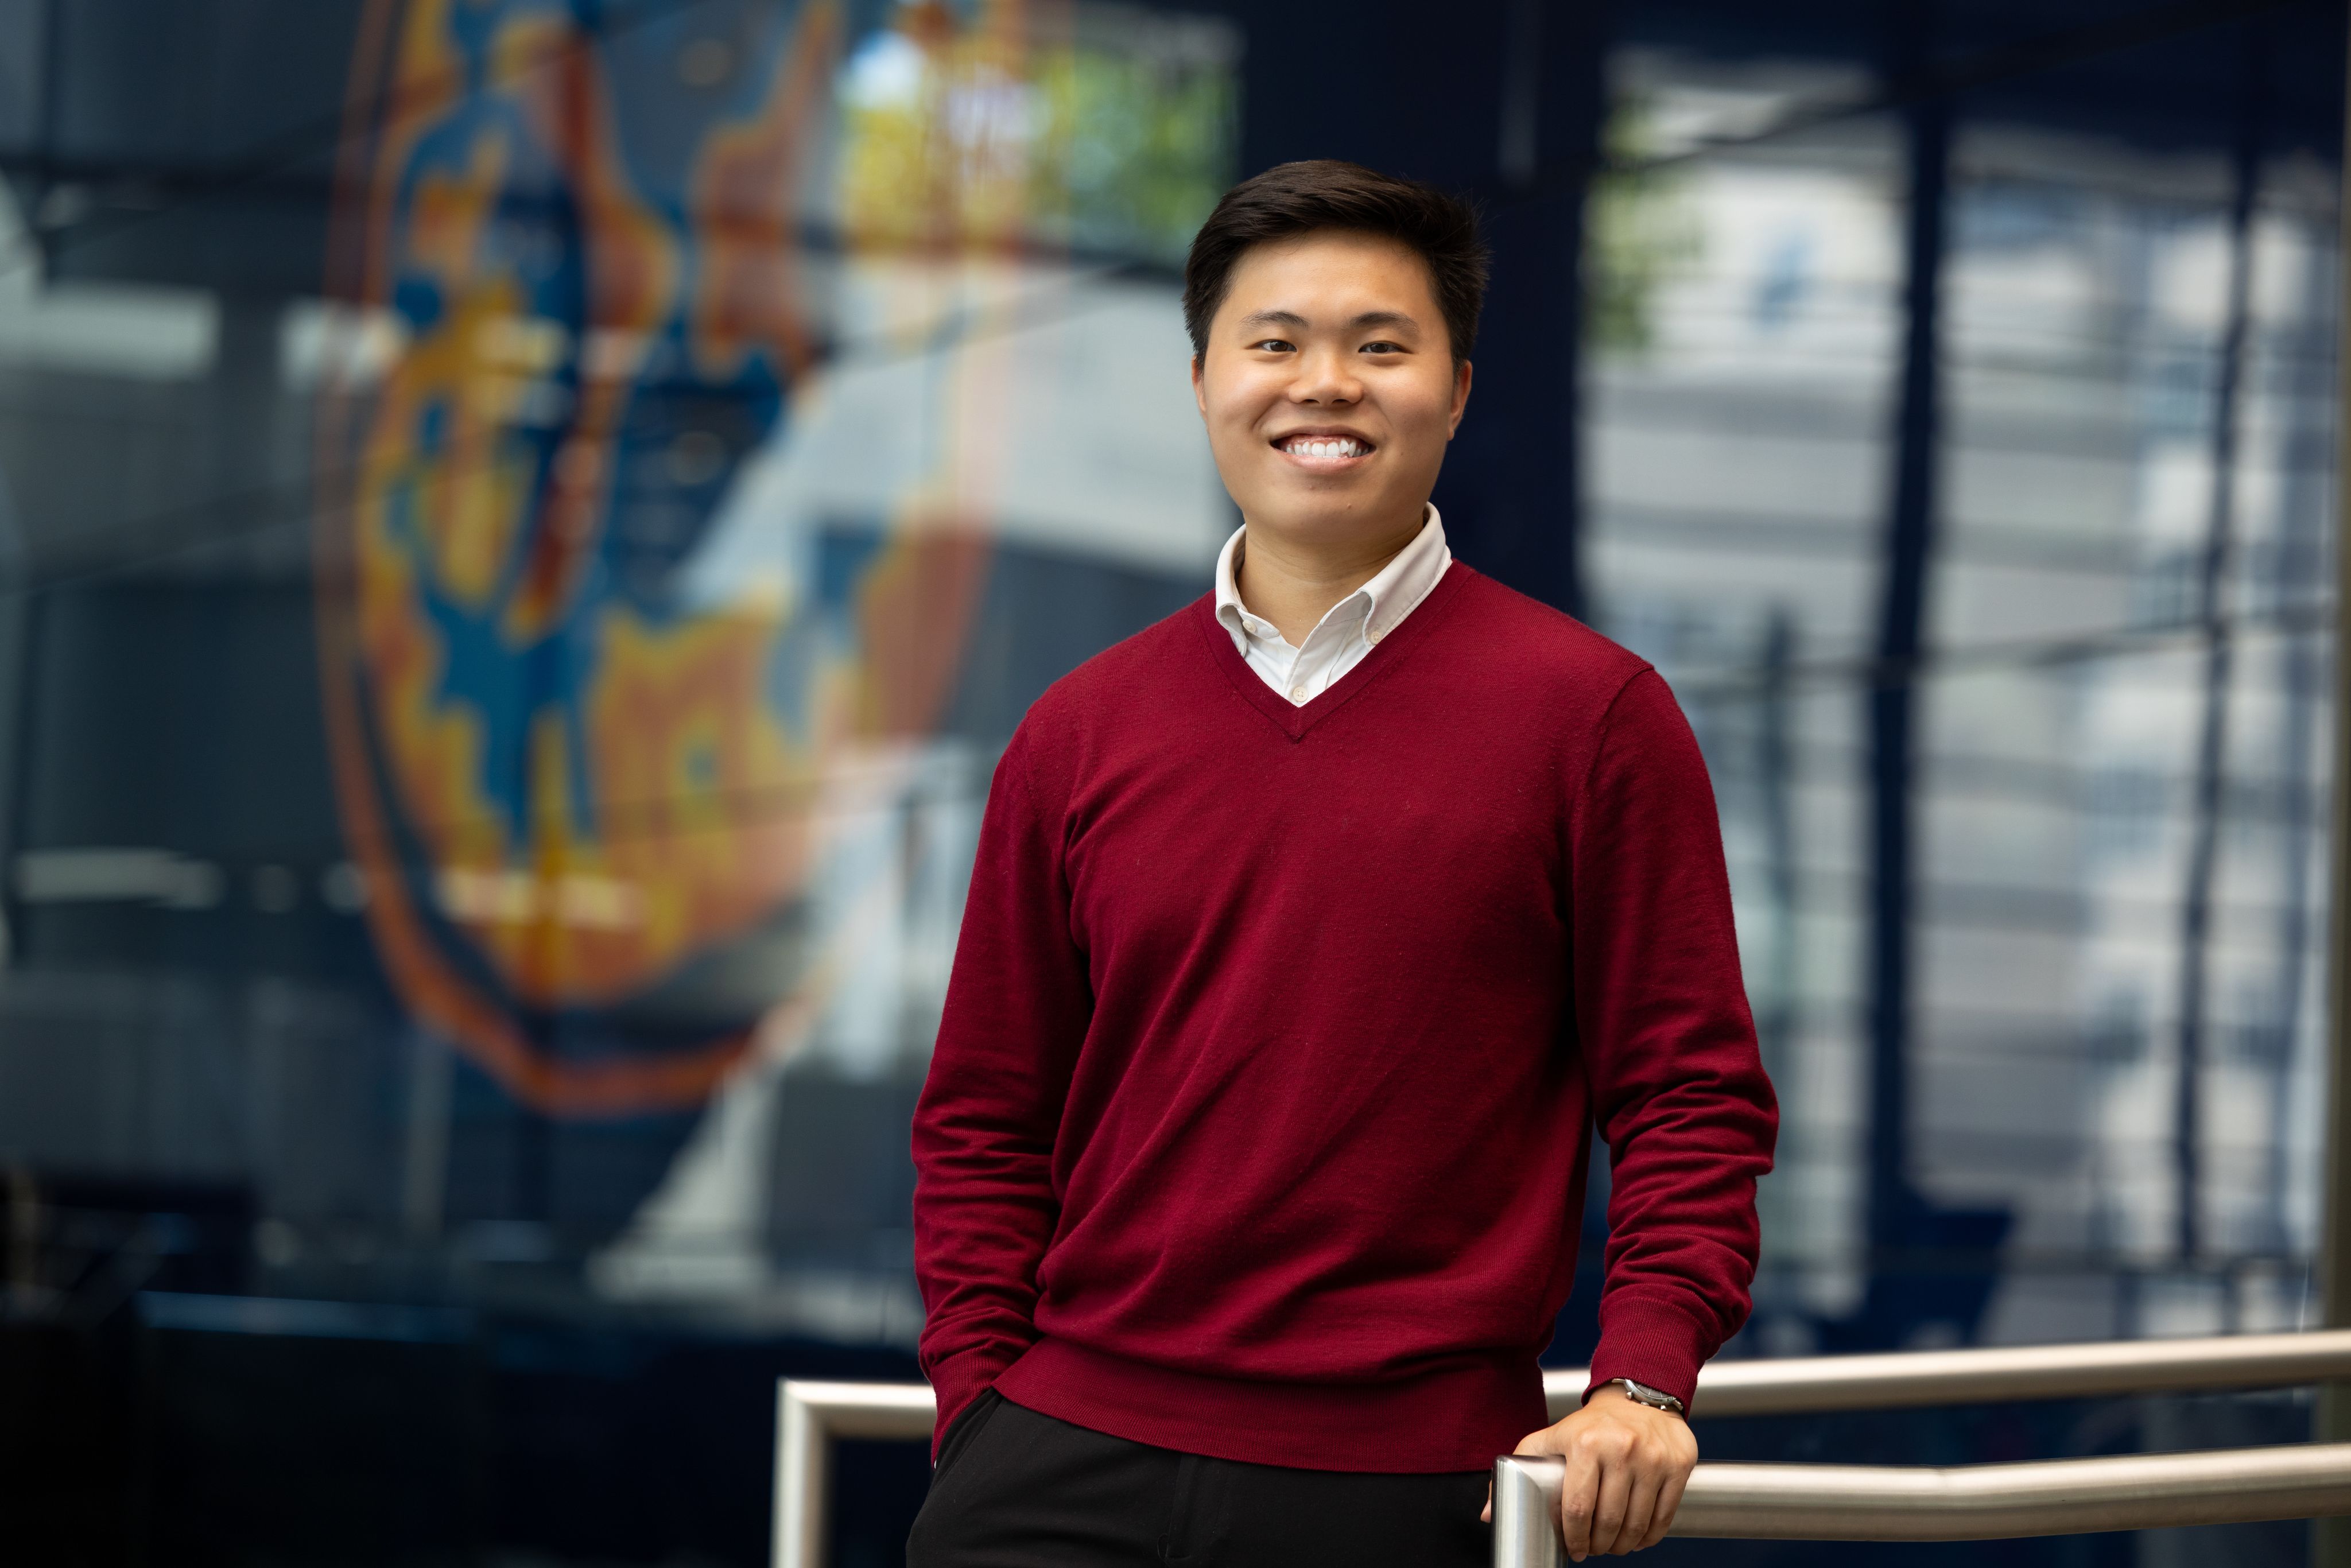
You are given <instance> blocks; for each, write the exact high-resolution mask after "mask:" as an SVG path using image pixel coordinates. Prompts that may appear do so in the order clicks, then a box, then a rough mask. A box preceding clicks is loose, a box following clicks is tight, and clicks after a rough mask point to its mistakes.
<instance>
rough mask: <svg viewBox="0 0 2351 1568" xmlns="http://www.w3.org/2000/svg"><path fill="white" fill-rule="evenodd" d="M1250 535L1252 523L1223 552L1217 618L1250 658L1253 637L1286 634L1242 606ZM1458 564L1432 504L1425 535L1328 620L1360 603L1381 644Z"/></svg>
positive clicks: (1367, 631)
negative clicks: (1242, 578)
mask: <svg viewBox="0 0 2351 1568" xmlns="http://www.w3.org/2000/svg"><path fill="white" fill-rule="evenodd" d="M1248 535H1249V528H1247V526H1246V525H1244V526H1243V527H1241V528H1235V529H1234V530H1233V535H1232V538H1228V539H1227V540H1226V541H1225V548H1224V549H1222V550H1219V551H1218V552H1217V620H1218V621H1219V622H1222V623H1223V625H1224V628H1225V630H1226V631H1228V632H1231V633H1232V636H1233V644H1234V646H1236V647H1238V648H1239V649H1240V651H1241V652H1242V653H1244V654H1246V653H1248V652H1249V643H1248V639H1249V637H1250V636H1252V635H1254V636H1257V637H1260V638H1265V637H1270V638H1275V639H1279V638H1280V636H1281V633H1280V632H1277V631H1275V630H1274V628H1273V623H1272V622H1270V621H1268V620H1266V619H1264V618H1263V617H1262V616H1259V615H1253V614H1251V613H1250V612H1249V607H1248V606H1247V605H1245V604H1243V603H1242V602H1241V591H1240V583H1239V580H1238V571H1239V568H1240V561H1241V543H1242V541H1243V540H1244V539H1245V538H1247V537H1248ZM1452 564H1453V551H1452V549H1450V548H1449V547H1448V546H1447V544H1446V542H1445V520H1444V519H1443V518H1442V517H1438V516H1437V507H1436V505H1435V504H1434V503H1430V504H1429V506H1428V511H1427V516H1426V517H1425V518H1424V519H1423V521H1422V523H1421V525H1420V532H1418V533H1416V534H1415V535H1413V537H1412V542H1411V543H1410V544H1408V545H1406V546H1405V547H1404V549H1400V550H1398V551H1396V553H1395V559H1392V560H1390V561H1389V562H1388V563H1387V565H1385V566H1384V567H1382V568H1380V570H1379V575H1377V576H1376V577H1374V578H1373V579H1372V580H1371V581H1369V582H1367V583H1365V584H1364V586H1363V587H1361V588H1359V589H1357V590H1355V591H1354V592H1353V593H1351V594H1349V595H1348V596H1347V597H1346V598H1344V599H1343V600H1341V601H1339V602H1338V603H1336V604H1334V605H1332V607H1331V609H1330V612H1328V613H1327V614H1325V615H1324V616H1323V620H1324V621H1328V620H1329V619H1330V618H1331V616H1332V615H1336V614H1337V613H1338V612H1340V611H1342V610H1344V609H1346V608H1347V607H1348V606H1350V605H1353V604H1360V605H1361V606H1362V607H1363V610H1364V639H1365V641H1367V642H1372V643H1376V642H1378V641H1379V640H1380V639H1381V638H1383V637H1384V636H1386V635H1387V634H1388V633H1389V632H1393V631H1395V629H1396V628H1397V627H1398V626H1399V625H1402V624H1403V622H1404V618H1405V616H1407V615H1409V614H1411V613H1412V612H1414V611H1415V610H1416V609H1417V608H1419V606H1420V601H1422V600H1424V599H1426V598H1427V597H1428V594H1429V591H1430V590H1431V589H1433V588H1435V587H1436V586H1437V579H1439V578H1441V577H1443V576H1444V575H1445V569H1446V568H1447V567H1448V566H1451V565H1452Z"/></svg>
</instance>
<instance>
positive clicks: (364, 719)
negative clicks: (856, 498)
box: [318, 0, 987, 1112]
mask: <svg viewBox="0 0 2351 1568" xmlns="http://www.w3.org/2000/svg"><path fill="white" fill-rule="evenodd" d="M733 20H734V21H735V22H736V24H737V25H736V26H735V27H734V28H733V30H732V31H731V32H728V33H726V34H722V35H719V36H716V37H709V36H705V37H696V36H693V35H692V34H690V33H685V32H684V31H683V29H682V28H680V27H675V26H673V27H670V28H669V29H668V32H667V35H666V36H665V34H664V24H663V23H661V22H659V21H655V22H652V23H648V24H646V25H644V26H641V27H636V28H633V29H631V30H629V31H627V32H624V33H623V32H616V31H614V30H611V29H608V30H607V31H606V32H605V33H603V34H602V35H599V34H598V33H596V32H594V31H592V30H591V29H590V26H588V25H587V23H586V22H585V21H584V20H583V17H582V16H581V14H580V9H579V8H577V7H571V6H566V5H550V4H545V3H537V4H534V3H529V0H523V3H517V4H474V3H459V0H413V3H410V4H396V3H392V0H381V3H380V4H379V5H377V6H376V8H375V11H374V13H373V14H372V15H371V18H370V23H369V28H368V32H367V36H366V37H365V38H364V40H363V42H362V44H361V46H360V59H359V61H358V64H357V68H356V69H355V72H354V81H353V87H352V91H351V99H350V102H351V109H350V114H351V119H352V121H353V126H352V129H353V131H354V134H353V136H352V137H351V138H350V145H349V148H348V150H347V153H346V160H345V164H344V169H343V172H342V181H341V188H340V204H339V209H340V210H339V213H338V219H339V225H340V228H339V236H338V237H339V241H340V254H339V263H340V265H341V266H342V267H344V268H345V271H346V276H345V277H343V278H342V279H339V283H340V290H339V291H340V294H341V295H342V297H343V298H348V299H351V300H353V301H355V302H356V303H358V304H360V305H362V306H366V307H371V308H378V309H381V310H388V311H390V312H392V314H393V315H394V316H395V317H396V319H397V320H398V323H399V325H400V327H401V328H402V329H403V332H404V335H405V348H404V351H403V352H402V353H401V354H400V356H399V357H398V360H397V361H396V363H394V364H393V365H392V368H391V370H390V371H389V373H388V374H387V375H385V376H384V377H383V378H382V379H381V382H377V383H376V384H373V385H371V386H368V387H365V388H360V387H357V386H354V387H352V388H350V392H349V395H347V396H345V397H344V398H342V399H341V400H340V402H339V404H338V405H337V406H336V407H335V408H334V409H333V411H332V413H333V417H332V418H330V419H329V421H328V422H327V427H326V429H325V431H324V434H322V437H321V439H322V443H323V444H325V445H326V446H328V447H329V448H330V449H331V450H329V452H327V453H324V454H322V459H321V469H322V471H323V472H324V473H326V474H327V475H329V476H330V478H329V488H330V494H329V495H328V496H327V497H325V500H326V505H325V506H324V507H322V513H321V516H322V524H321V527H322V537H321V538H320V542H319V552H318V555H319V572H320V599H319V602H320V607H321V618H322V632H323V637H322V646H323V648H324V653H325V660H326V669H325V672H324V674H325V681H326V688H327V697H328V703H329V714H330V718H331V720H332V732H333V740H334V746H335V749H336V764H337V769H338V781H339V788H340V795H341V800H342V808H343V812H344V816H345V821H346V828H347V831H348V833H349V836H350V843H351V847H352V850H353V852H354V858H355V860H356V861H357V862H358V863H359V865H360V868H361V870H362V872H363V873H364V875H365V877H366V885H367V889H368V894H369V915H370V919H371V925H372V929H373V933H374V936H375V938H376V942H377V945H378V947H379V949H380V952H381V956H382V958H383V960H384V962H385V965H386V967H387V970H388V972H389V973H390V975H391V976H392V979H393V981H394V983H395V985H396V986H397V988H399V990H400V991H401V993H402V997H403V999H404V1000H405V1001H406V1002H407V1004H408V1005H409V1006H410V1007H411V1008H412V1009H413V1010H414V1011H415V1012H416V1014H417V1015H418V1016H419V1017H420V1018H421V1019H423V1020H424V1021H426V1022H427V1023H429V1024H430V1025H431V1026H432V1027H434V1028H435V1029H437V1030H441V1031H442V1032H444V1033H445V1034H446V1035H447V1037H448V1038H450V1039H451V1040H453V1041H455V1043H457V1044H459V1045H460V1046H462V1047H463V1048H465V1050H467V1051H470V1052H471V1053H472V1054H473V1055H474V1056H475V1058H476V1059H477V1060H479V1061H481V1062H482V1063H483V1064H484V1065H486V1067H488V1068H489V1069H490V1070H491V1071H493V1072H494V1073H495V1074H496V1076H497V1077H498V1078H500V1079H501V1080H502V1081H503V1082H505V1083H506V1084H507V1086H508V1087H509V1088H510V1089H512V1090H513V1091H514V1092H517V1094H519V1095H521V1096H523V1097H525V1098H526V1099H528V1100H530V1101H532V1102H535V1103H538V1104H540V1105H542V1106H544V1107H546V1108H549V1109H552V1110H559V1111H587V1112H594V1111H621V1110H627V1109H632V1108H638V1107H644V1106H651V1105H658V1104H663V1103H682V1102H691V1101H693V1100H696V1099H698V1098H700V1097H701V1096H702V1095H704V1094H705V1092H707V1091H708V1089H709V1088H710V1086H711V1085H712V1083H713V1082H715V1081H716V1079H717V1077H718V1076H719V1075H720V1074H721V1073H723V1072H724V1071H725V1070H726V1066H727V1065H728V1063H729V1062H730V1061H731V1060H732V1059H733V1058H734V1056H735V1055H736V1054H737V1052H738V1051H740V1050H741V1049H742V1047H743V1044H744V1041H745V1040H746V1039H747V1030H748V1029H749V1027H750V1026H751V1024H752V1023H753V1022H754V1021H755V1019H753V1018H750V1017H744V1018H739V1019H731V1020H718V1021H717V1025H716V1027H715V1028H714V1027H712V1023H711V1020H708V1019H698V1020H696V1021H697V1023H698V1025H699V1027H694V1028H688V1029H685V1030H682V1031H681V1030H675V1029H664V1028H661V1027H658V1026H656V1027H652V1028H647V1027H643V1026H642V1025H639V1026H636V1027H632V1026H630V1025H627V1024H624V1023H622V1022H620V1021H617V1020H616V1019H615V1017H614V1010H615V1009H616V1008H619V1007H621V1006H622V1004H625V1003H628V1002H629V1001H631V1000H632V999H634V998H643V997H645V996H646V995H648V994H649V993H654V992H657V991H658V990H659V989H660V988H662V987H663V986H664V985H665V984H670V985H674V984H678V983H680V982H681V981H682V980H683V981H684V983H688V984H690V983H691V970H692V967H693V966H694V965H695V963H696V961H697V960H703V959H707V958H708V957H709V956H711V955H713V954H715V953H723V952H724V951H725V949H726V947H727V946H728V945H729V944H733V943H738V942H742V941H745V940H747V939H749V938H750V937H752V936H754V935H755V934H757V933H758V931H759V929H760V927H761V926H762V925H763V924H770V925H771V924H773V923H775V922H776V921H777V920H778V918H779V916H781V915H788V914H789V909H790V907H791V905H792V904H793V902H794V900H795V899H796V897H798V896H799V894H800V893H801V892H802V891H803V890H804V888H805V884H806V882H807V878H808V875H809V870H810V861H811V855H812V852H813V847H814V846H813V842H812V829H811V814H810V810H808V809H807V808H808V804H809V801H810V799H811V795H812V792H813V791H814V790H815V789H817V788H818V786H819V779H820V775H821V774H822V772H823V770H824V768H825V767H826V763H827V759H828V758H830V757H831V756H832V755H834V754H835V753H837V752H838V751H839V750H840V748H841V747H843V746H844V745H845V744H849V743H851V742H853V741H855V740H856V739H858V738H860V737H873V736H876V735H881V734H886V733H893V732H899V733H904V732H914V731H919V730H920V729H922V728H923V727H925V726H926V725H927V724H928V723H929V722H930V721H931V719H932V717H933V716H934V715H935V711H936V708H937V706H938V704H939V701H940V700H941V696H942V693H943V688H944V685H945V683H946V678H947V676H948V674H950V673H951V671H952V667H953V664H954V660H955V656H956V648H957V645H958V643H959V639H960V632H961V629H962V626H963V624H964V622H965V621H966V619H967V614H968V611H969V607H970V605H971V603H972V601H973V595H974V593H975V591H976V590H977V587H978V585H979V583H980V582H981V580H982V578H983V574H984V572H985V570H986V559H987V555H986V549H985V546H984V543H983V540H982V537H981V536H980V535H979V534H978V533H977V531H975V530H974V529H972V528H967V527H965V528H957V527H936V526H934V527H918V526H914V524H915V523H916V521H917V519H914V518H912V517H905V518H900V519H898V521H899V522H900V523H901V525H902V526H901V527H899V528H896V529H894V530H893V534H892V536H891V539H890V542H889V545H888V548H886V549H883V550H882V551H880V552H878V553H876V554H875V555H874V556H873V557H872V559H869V560H868V561H867V562H865V563H864V567H863V570H862V573H861V580H860V581H859V582H858V584H857V585H856V586H855V590H854V592H853V593H852V596H851V597H852V599H853V601H854V603H855V608H856V612H857V613H856V614H855V615H854V617H853V618H852V621H851V623H850V626H849V634H848V635H847V636H846V637H835V638H828V637H827V636H825V635H824V629H823V628H820V627H819V626H818V625H816V624H815V623H814V621H813V619H812V617H811V616H810V615H809V614H808V613H806V611H807V606H806V605H805V604H801V603H795V602H793V601H791V600H790V599H789V597H787V596H786V594H785V593H784V592H783V591H781V590H780V589H779V587H778V585H777V584H774V583H754V584H747V585H746V588H745V591H743V592H742V593H740V594H738V595H736V596H734V597H733V598H732V599H730V600H729V601H726V602H724V603H721V604H716V605H714V604H711V603H707V602H701V603H696V604H694V605H691V606H689V605H686V604H684V603H683V602H681V601H680V600H679V598H678V596H677V595H676V594H675V593H674V583H673V579H674V568H675V567H676V565H677V563H678V562H679V561H681V560H682V559H684V557H685V556H686V555H687V554H688V553H689V552H690V551H691V549H692V547H693V544H694V542H695V538H696V536H697V533H698V531H699V530H700V528H702V527H703V526H705V524H706V522H707V520H708V518H709V516H710V513H711V510H712V508H713V507H714V505H715V504H716V501H717V499H718V497H720V495H721V494H722V493H723V491H724V488H725V486H726V481H727V479H728V477H729V476H730V474H731V473H732V471H733V469H734V467H735V466H736V465H737V462H738V460H739V459H740V458H741V456H742V455H744V454H745V453H746V452H747V451H749V450H750V449H751V448H752V447H754V446H755V445H756V444H758V442H760V441H761V440H763V439H765V438H766V437H767V436H768V434H769V433H770V431H771V429H772V427H773V426H774V425H775V424H776V423H777V422H778V420H780V419H782V418H783V417H785V413H786V409H787V406H788V400H789V394H790V392H791V389H792V388H793V386H794V383H795V382H798V381H799V380H800V379H801V378H804V377H806V376H807V375H808V374H809V373H810V371H811V369H812V367H813V365H814V364H815V362H816V361H817V358H818V355H819V350H818V348H817V346H816V345H817V339H818V336H819V333H820V326H819V324H818V322H817V320H816V318H815V316H814V313H813V311H812V309H811V307H810V301H809V298H808V290H807V287H806V283H805V279H804V277H803V275H802V271H801V266H800V262H801V256H802V250H801V246H800V245H799V239H798V234H797V228H796V225H797V223H798V221H799V215H800V205H801V204H800V187H801V182H802V181H803V180H804V179H805V178H807V177H808V175H809V173H810V165H811V160H812V158H813V156H814V155H815V153H816V152H818V151H819V148H818V145H817V141H816V139H817V138H818V136H819V135H820V132H821V131H823V130H824V129H825V127H826V123H827V116H828V115H829V113H830V108H831V106H830V93H829V89H830V86H831V79H832V77H833V75H834V71H835V68H836V65H837V61H838V57H839V54H840V51H841V31H842V23H841V14H840V12H839V10H838V9H837V8H836V7H835V6H834V5H831V4H830V3H829V0H810V3H809V4H807V5H802V6H800V7H799V9H798V10H797V11H791V12H787V11H783V10H781V9H777V10H763V11H761V12H758V13H751V12H745V13H743V14H741V15H739V16H737V17H735V18H734V19H733ZM673 62H674V78H673V79H672V81H671V82H670V83H669V84H667V85H668V87H669V89H670V90H669V91H668V92H667V93H666V94H665V95H664V100H662V101H657V102H655V103H653V104H651V105H649V104H648V101H647V100H648V98H649V96H650V89H649V88H648V86H647V83H646V81H645V80H644V79H643V78H646V77H647V76H648V75H649V74H650V73H649V70H648V68H649V67H655V66H659V65H664V64H672V63H673ZM628 72H633V73H634V74H633V76H632V78H630V79H629V81H628V83H627V90H628V94H629V97H628V101H627V110H626V111H625V112H624V110H623V106H622V99H621V94H620V91H619V89H618V86H617V84H616V78H619V77H621V76H622V74H623V73H628ZM652 110H659V112H652ZM877 654H878V656H877ZM768 951H770V952H771V953H772V952H774V951H776V950H775V949H774V948H773V947H772V946H771V947H770V949H768ZM786 951H787V952H788V949H787V950H786ZM775 979H776V990H777V991H778V994H780V993H783V992H785V991H788V990H789V988H790V983H791V979H792V977H791V976H790V974H789V973H788V972H778V974H777V975H776V977H775Z"/></svg>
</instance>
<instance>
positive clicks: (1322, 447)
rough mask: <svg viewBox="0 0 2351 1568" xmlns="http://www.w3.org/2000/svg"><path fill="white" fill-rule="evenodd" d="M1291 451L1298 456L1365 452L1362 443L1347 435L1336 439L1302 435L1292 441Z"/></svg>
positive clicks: (1344, 454)
mask: <svg viewBox="0 0 2351 1568" xmlns="http://www.w3.org/2000/svg"><path fill="white" fill-rule="evenodd" d="M1290 453H1291V455H1294V456H1298V457H1360V456H1362V455H1363V453H1364V449H1363V445H1362V444H1361V443H1359V442H1357V441H1355V440H1354V439H1353V438H1352V437H1346V436H1342V437H1340V438H1338V439H1335V440H1316V439H1314V438H1312V437H1311V436H1301V437H1299V438H1298V439H1297V440H1294V441H1292V442H1290Z"/></svg>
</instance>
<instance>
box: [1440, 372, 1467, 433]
mask: <svg viewBox="0 0 2351 1568" xmlns="http://www.w3.org/2000/svg"><path fill="white" fill-rule="evenodd" d="M1468 407H1469V361H1467V360H1464V361H1461V362H1460V363H1459V364H1458V365H1456V366H1454V367H1453V423H1450V424H1448V425H1447V426H1446V427H1445V439H1446V440H1447V441H1450V440H1452V439H1453V436H1454V433H1455V432H1457V431H1458V430H1459V429H1460V428H1461V415H1462V414H1463V413H1465V412H1467V411H1468Z"/></svg>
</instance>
